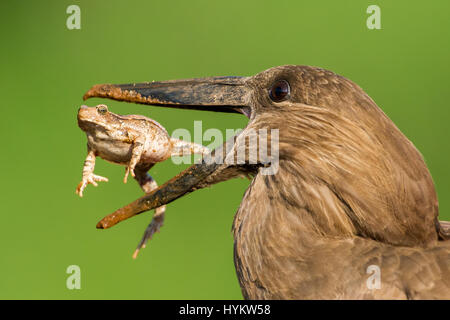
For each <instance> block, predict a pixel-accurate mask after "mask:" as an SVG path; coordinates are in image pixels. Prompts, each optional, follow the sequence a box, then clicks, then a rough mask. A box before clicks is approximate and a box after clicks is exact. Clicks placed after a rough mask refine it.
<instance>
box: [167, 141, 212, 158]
mask: <svg viewBox="0 0 450 320" xmlns="http://www.w3.org/2000/svg"><path fill="white" fill-rule="evenodd" d="M170 142H172V146H173V147H172V153H171V156H172V157H173V156H183V155H185V156H186V155H189V154H203V155H205V154H209V153H210V152H211V150H209V149H208V148H207V147H205V146H202V145H201V144H198V143H193V142H187V141H183V140H179V139H174V138H170Z"/></svg>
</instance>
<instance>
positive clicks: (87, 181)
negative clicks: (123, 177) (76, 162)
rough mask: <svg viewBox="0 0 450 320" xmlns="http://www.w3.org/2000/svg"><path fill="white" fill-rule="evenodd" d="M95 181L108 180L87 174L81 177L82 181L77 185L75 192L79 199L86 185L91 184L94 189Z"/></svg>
mask: <svg viewBox="0 0 450 320" xmlns="http://www.w3.org/2000/svg"><path fill="white" fill-rule="evenodd" d="M97 181H105V182H107V181H108V178H105V177H102V176H98V175H96V174H93V173H91V174H88V175H86V176H83V180H81V182H80V183H79V184H78V186H77V190H76V191H75V192H76V193H77V194H78V195H79V196H80V197H83V191H84V189H85V188H86V187H87V185H88V184H92V185H94V186H95V187H97V186H98V184H97Z"/></svg>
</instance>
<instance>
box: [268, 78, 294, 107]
mask: <svg viewBox="0 0 450 320" xmlns="http://www.w3.org/2000/svg"><path fill="white" fill-rule="evenodd" d="M290 92H291V87H290V86H289V83H288V82H287V81H286V80H278V81H277V82H275V83H274V84H273V85H272V87H271V88H270V91H269V96H270V99H272V101H275V102H280V101H282V100H284V99H286V98H288V97H289V93H290Z"/></svg>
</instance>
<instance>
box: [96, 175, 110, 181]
mask: <svg viewBox="0 0 450 320" xmlns="http://www.w3.org/2000/svg"><path fill="white" fill-rule="evenodd" d="M93 179H94V181H102V182H108V181H109V180H108V178H106V177H102V176H98V175H96V174H94V175H93Z"/></svg>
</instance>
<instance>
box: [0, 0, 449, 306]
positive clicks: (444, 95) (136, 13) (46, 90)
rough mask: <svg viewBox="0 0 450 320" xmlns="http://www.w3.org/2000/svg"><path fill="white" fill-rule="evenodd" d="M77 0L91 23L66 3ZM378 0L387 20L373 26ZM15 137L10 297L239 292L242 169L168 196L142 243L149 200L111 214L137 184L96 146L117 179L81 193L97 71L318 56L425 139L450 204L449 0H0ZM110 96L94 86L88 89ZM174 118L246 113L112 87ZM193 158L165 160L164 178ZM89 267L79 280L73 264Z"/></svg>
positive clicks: (103, 79) (11, 142) (266, 63)
mask: <svg viewBox="0 0 450 320" xmlns="http://www.w3.org/2000/svg"><path fill="white" fill-rule="evenodd" d="M71 4H77V5H79V6H80V8H81V30H68V29H67V28H66V19H67V17H68V16H69V15H68V14H66V8H67V7H68V6H69V5H71ZM370 4H377V5H379V6H380V7H381V23H382V29H381V30H369V29H367V27H366V19H367V17H368V14H367V13H366V8H367V7H368V6H369V5H370ZM0 12H1V28H0V32H1V39H2V50H1V52H0V55H1V57H0V58H1V60H0V61H1V64H2V67H1V74H2V76H1V84H0V90H1V104H2V109H1V110H2V115H1V117H0V119H1V128H0V130H1V133H2V137H4V138H5V143H6V145H5V148H3V152H2V157H1V165H2V169H3V170H2V183H1V185H0V188H1V195H2V196H1V197H2V201H1V215H2V224H1V232H0V243H1V255H0V273H1V275H2V276H1V277H0V298H4V299H5V298H8V299H14V298H26V299H38V298H43V299H47V298H51V299H90V298H97V299H101V298H107V299H167V298H173V299H240V298H242V295H241V292H240V289H239V285H238V282H237V278H236V275H235V271H234V266H233V240H232V236H231V232H230V230H231V223H232V219H233V215H234V213H235V211H236V209H237V208H238V206H239V203H240V200H241V198H242V195H243V192H244V191H245V189H246V187H247V186H248V184H249V182H248V181H245V180H234V181H228V182H226V183H222V184H218V185H216V186H214V187H213V188H211V189H207V190H201V191H198V192H195V193H193V194H191V195H189V196H187V197H184V198H182V199H180V200H178V201H176V202H174V203H173V204H171V205H169V206H168V210H167V218H166V223H165V226H164V227H163V229H162V232H161V233H160V234H157V235H156V236H155V237H154V239H153V240H152V241H151V242H150V244H149V246H147V248H146V249H144V250H143V251H142V252H141V254H140V256H139V258H138V259H137V260H132V259H131V254H132V253H133V251H134V249H135V246H136V245H137V242H138V240H139V239H140V237H141V235H142V232H143V230H144V228H145V227H146V225H147V223H148V222H149V221H150V216H151V215H150V214H142V215H140V216H138V217H136V218H134V219H130V220H128V221H127V222H125V223H122V224H120V225H118V226H117V227H115V228H112V229H110V230H97V229H96V228H95V225H96V222H97V221H98V220H99V219H100V218H102V217H103V216H104V215H106V214H108V213H110V212H112V211H113V210H115V209H117V208H119V207H121V206H122V205H124V204H126V203H128V202H130V201H132V200H134V199H135V198H137V197H139V196H141V191H140V189H139V188H138V186H137V184H136V183H134V181H130V182H129V183H128V184H126V185H124V184H123V183H122V177H123V173H124V170H123V168H121V167H119V166H115V165H112V164H109V163H106V162H105V161H103V160H98V162H97V168H96V173H97V174H100V175H103V176H106V177H109V179H110V182H108V183H101V184H100V186H99V187H98V188H94V187H92V186H89V187H88V188H87V190H86V192H85V197H84V198H83V199H80V198H78V197H77V196H76V195H75V187H76V185H77V184H78V182H79V181H80V179H81V169H82V164H83V161H84V158H85V156H86V137H85V135H84V133H83V132H82V131H81V130H79V128H78V127H77V122H76V112H77V109H78V107H79V106H80V105H81V104H82V103H83V101H82V99H81V97H82V95H83V93H84V92H85V91H86V90H87V89H89V88H90V86H91V85H93V84H96V83H129V82H135V81H136V82H139V81H151V80H169V79H178V78H190V77H204V76H215V75H253V74H255V73H257V72H259V71H262V70H264V69H267V68H269V67H272V66H277V65H283V64H306V65H314V66H320V67H323V68H326V69H330V70H333V71H334V72H337V73H339V74H341V75H343V76H345V77H347V78H350V79H352V80H353V81H355V82H356V83H358V84H359V85H360V86H361V87H362V88H363V89H365V90H366V92H367V93H368V94H369V95H370V96H371V97H372V98H373V99H374V100H375V101H376V102H377V104H378V105H379V106H380V107H382V108H383V110H384V111H385V112H386V113H387V114H388V115H389V116H390V117H391V119H393V120H394V122H395V123H396V124H397V125H398V127H399V128H400V129H401V130H402V131H403V132H404V133H405V134H406V135H407V136H408V137H409V138H410V139H411V140H412V141H413V142H414V144H415V145H416V146H417V147H418V148H419V150H420V151H421V152H422V153H423V155H424V157H425V158H426V161H427V164H428V166H429V168H430V170H431V173H432V175H433V177H434V180H435V183H436V186H437V190H438V193H439V200H440V211H441V218H442V219H450V170H449V168H448V156H449V154H450V151H449V148H448V141H449V138H450V132H449V129H448V122H449V116H450V111H449V110H450V109H449V104H448V101H449V100H450V90H449V89H448V88H449V85H450V80H449V77H448V75H449V74H450V64H449V57H450V45H449V39H450V19H449V18H448V12H450V2H449V1H447V0H440V1H438V0H435V1H429V2H423V1H406V0H397V1H387V0H371V1H363V0H361V1H354V0H343V1H335V0H327V1H325V0H322V1H312V0H311V1H271V2H268V1H267V2H263V1H241V0H233V1H226V2H220V3H219V2H213V1H207V0H204V1H167V2H162V1H136V0H131V1H111V0H109V1H106V0H102V1H92V0H91V1H87V0H86V1H75V0H71V1H67V0H64V1H61V0H58V1H56V0H55V1H39V2H38V1H1V3H0ZM100 101H104V100H99V99H97V100H96V99H94V100H90V101H88V104H89V105H95V104H97V103H99V102H100ZM106 103H107V104H108V105H109V106H110V109H111V110H112V111H113V112H116V113H122V114H126V113H138V114H144V115H146V116H149V117H151V118H154V119H156V120H157V121H159V122H161V123H162V124H163V125H164V126H165V127H166V128H167V129H168V131H169V132H172V131H173V130H174V129H176V128H187V129H189V130H193V122H194V120H202V121H203V128H204V130H205V129H208V128H220V129H223V130H225V129H226V128H242V127H244V126H245V125H246V119H245V118H244V117H242V116H239V115H230V114H215V113H202V112H193V111H181V110H174V109H160V108H157V107H149V106H139V105H133V104H126V103H119V102H113V101H106ZM185 167H187V165H183V166H176V165H174V164H173V163H172V162H171V161H167V162H165V163H162V164H158V165H157V166H155V167H154V168H153V169H152V170H151V173H152V175H153V176H154V177H155V178H156V179H157V181H158V182H159V183H163V182H165V181H166V180H167V179H169V178H170V177H172V176H173V175H175V174H176V173H177V172H179V171H181V170H182V169H184V168H185ZM72 264H75V265H79V266H80V268H81V290H68V289H67V288H66V278H67V277H68V275H67V274H66V268H67V267H68V266H69V265H72Z"/></svg>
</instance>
